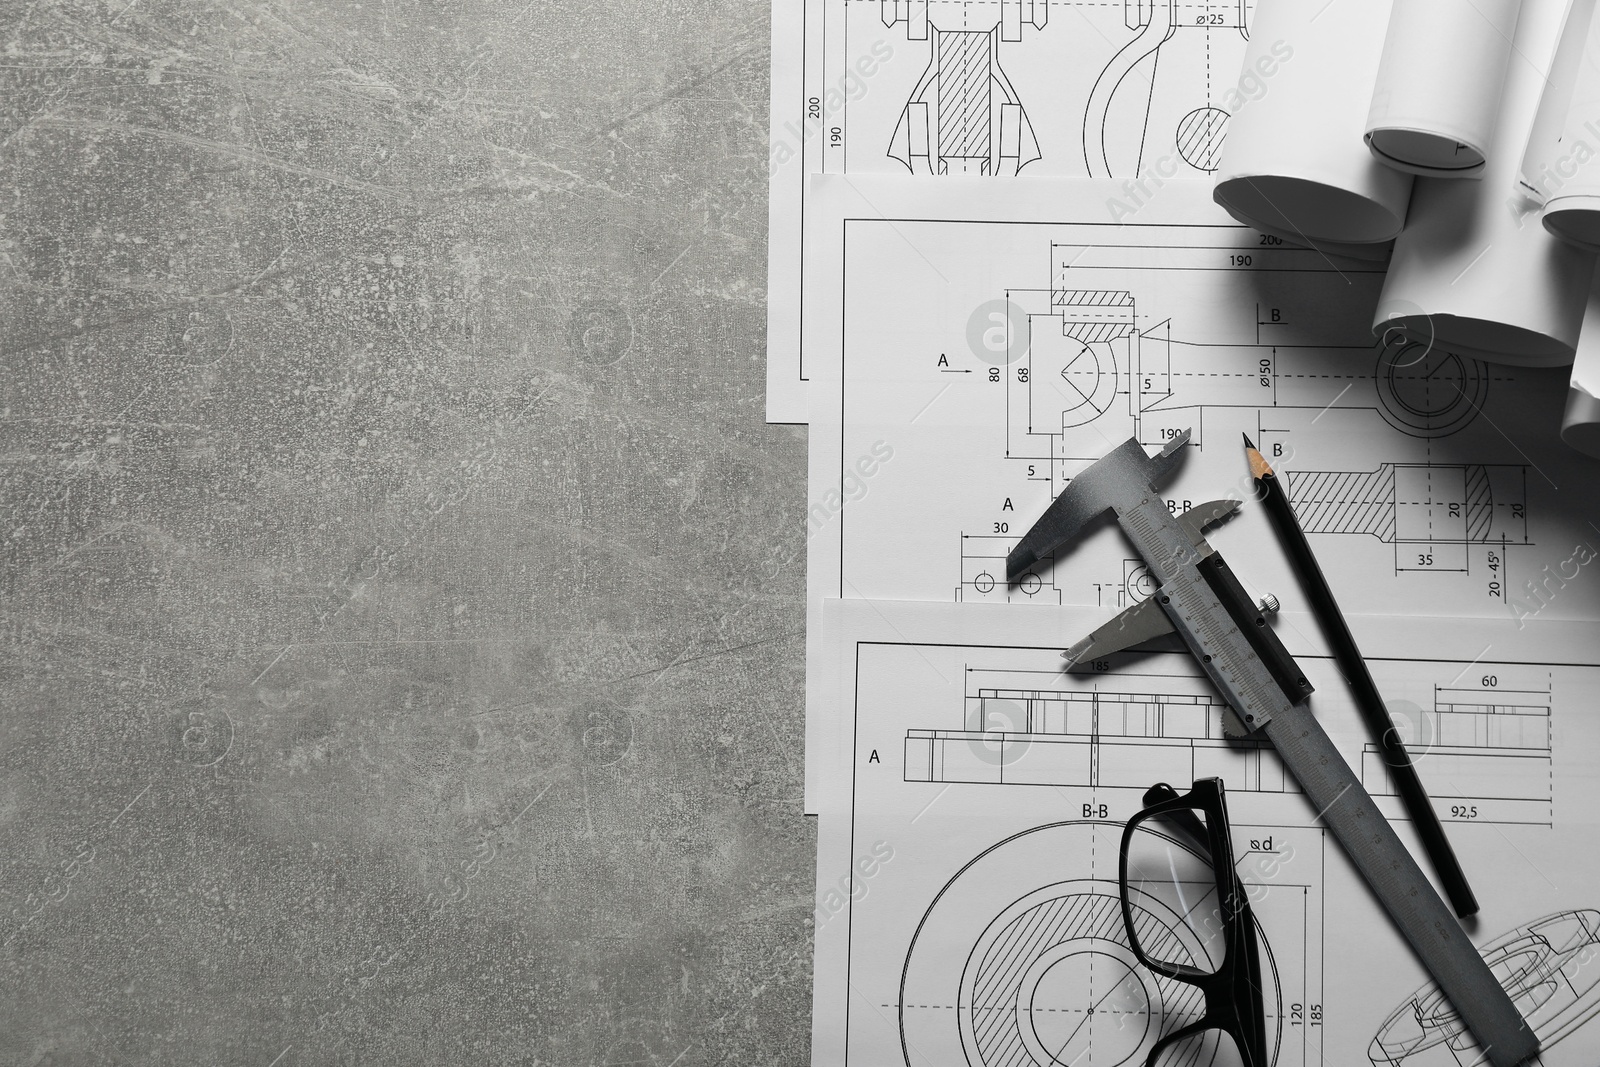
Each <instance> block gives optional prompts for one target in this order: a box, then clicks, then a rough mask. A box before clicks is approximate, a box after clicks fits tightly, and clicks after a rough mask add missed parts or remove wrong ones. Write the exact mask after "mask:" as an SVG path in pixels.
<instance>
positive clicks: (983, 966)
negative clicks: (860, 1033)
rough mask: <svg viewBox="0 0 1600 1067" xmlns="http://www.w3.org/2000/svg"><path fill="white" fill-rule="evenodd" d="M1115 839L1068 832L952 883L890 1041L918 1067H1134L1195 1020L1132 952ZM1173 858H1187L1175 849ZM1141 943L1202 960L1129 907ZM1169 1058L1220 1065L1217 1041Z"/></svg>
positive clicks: (994, 856)
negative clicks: (1077, 1066)
mask: <svg viewBox="0 0 1600 1067" xmlns="http://www.w3.org/2000/svg"><path fill="white" fill-rule="evenodd" d="M1121 834H1122V826H1121V824H1119V823H1110V822H1068V823H1056V824H1053V825H1050V826H1043V827H1039V828H1037V829H1034V830H1028V831H1026V832H1024V833H1021V834H1017V835H1016V836H1014V837H1011V838H1009V839H1007V840H1005V841H1002V842H1000V843H999V844H998V845H995V846H994V847H993V848H990V849H989V850H988V851H986V852H984V853H983V854H982V855H980V856H978V857H977V858H976V859H974V860H973V861H972V862H971V863H969V864H967V865H966V866H965V867H963V868H962V869H961V871H960V872H958V873H957V874H956V875H955V877H953V878H951V879H950V881H949V882H948V883H946V884H945V886H944V888H943V889H941V890H940V891H939V894H938V896H937V897H935V898H934V901H933V904H932V905H931V906H930V907H929V908H928V912H927V914H926V915H924V916H923V918H922V922H921V923H920V924H919V925H918V927H917V932H916V935H915V936H914V937H913V938H912V942H911V948H910V950H909V951H908V952H907V954H906V963H905V969H904V971H903V972H902V975H901V984H900V1038H901V1046H902V1050H903V1052H904V1054H905V1058H906V1063H907V1064H908V1065H915V1067H925V1065H933V1067H1002V1065H1005V1067H1028V1065H1035V1067H1059V1065H1066V1064H1072V1063H1084V1062H1088V1052H1089V1049H1090V1048H1091V1047H1092V1049H1093V1052H1092V1056H1093V1062H1094V1063H1095V1064H1097V1065H1103V1067H1120V1065H1123V1064H1126V1065H1128V1067H1143V1064H1144V1062H1145V1057H1146V1056H1147V1055H1149V1052H1150V1049H1151V1048H1152V1047H1153V1046H1154V1045H1155V1043H1156V1041H1157V1040H1159V1039H1160V1037H1161V1035H1162V1034H1164V1033H1170V1032H1171V1031H1172V1030H1174V1029H1176V1028H1178V1027H1180V1026H1184V1025H1186V1024H1188V1023H1191V1022H1194V1021H1195V1020H1197V1019H1199V1018H1200V1017H1201V1015H1202V1014H1203V1011H1204V1001H1203V998H1202V996H1201V994H1200V992H1199V990H1197V989H1195V988H1194V987H1192V986H1189V985H1185V984H1184V983H1181V982H1174V981H1172V980H1170V979H1167V978H1163V977H1160V976H1158V975H1156V974H1154V973H1152V972H1151V971H1148V970H1146V969H1145V968H1144V967H1142V966H1141V965H1140V964H1139V963H1138V961H1137V959H1136V958H1135V957H1134V954H1133V950H1132V948H1130V947H1129V944H1128V938H1127V932H1126V930H1125V928H1124V926H1123V921H1122V909H1121V898H1120V895H1119V891H1118V884H1117V857H1118V846H1119V842H1120V839H1121ZM1173 844H1174V845H1175V846H1177V847H1179V848H1188V846H1187V845H1186V844H1184V843H1182V842H1179V841H1177V840H1173ZM1133 908H1134V918H1135V922H1136V923H1137V924H1138V926H1139V928H1140V935H1139V936H1140V940H1141V941H1142V942H1144V943H1145V944H1146V945H1147V946H1155V945H1160V946H1161V948H1160V951H1161V954H1162V955H1163V957H1164V958H1168V959H1174V960H1179V961H1182V960H1188V961H1189V962H1192V963H1201V962H1203V961H1205V960H1206V958H1207V957H1206V950H1205V948H1204V946H1203V945H1202V944H1201V942H1200V941H1199V939H1198V938H1197V937H1196V936H1195V934H1194V932H1193V931H1192V930H1191V929H1190V928H1189V926H1188V925H1187V924H1185V923H1184V922H1183V920H1182V919H1181V918H1180V917H1179V916H1178V915H1177V914H1176V913H1174V912H1172V911H1171V910H1170V909H1168V908H1167V907H1166V905H1164V904H1162V903H1161V902H1159V901H1157V900H1154V899H1152V898H1146V897H1142V896H1136V897H1134V898H1133ZM1261 945H1262V948H1263V950H1264V951H1263V954H1262V958H1263V960H1264V961H1265V963H1266V964H1267V965H1266V966H1265V967H1264V968H1263V972H1264V976H1265V977H1266V978H1267V985H1268V988H1267V989H1266V990H1265V1000H1266V1004H1267V1010H1268V1013H1269V1016H1270V1017H1269V1019H1268V1029H1269V1033H1270V1037H1271V1042H1272V1046H1273V1049H1274V1053H1273V1055H1274V1058H1276V1049H1277V1046H1278V1042H1279V1039H1280V1038H1281V1030H1280V1026H1279V1020H1280V1018H1281V1014H1282V1013H1281V1010H1280V1008H1281V994H1280V990H1279V983H1278V973H1277V965H1276V963H1275V962H1274V961H1273V959H1272V953H1271V949H1270V948H1268V947H1267V943H1266V940H1265V938H1264V937H1263V938H1262V941H1261ZM1177 1051H1179V1053H1180V1054H1179V1055H1177V1056H1175V1057H1169V1058H1170V1059H1171V1062H1172V1063H1173V1064H1174V1065H1178V1064H1181V1065H1182V1067H1210V1065H1211V1064H1212V1063H1214V1062H1221V1060H1222V1057H1221V1056H1219V1055H1218V1052H1219V1038H1218V1036H1217V1035H1216V1034H1215V1033H1211V1034H1208V1035H1206V1036H1205V1037H1204V1038H1203V1039H1200V1040H1196V1041H1191V1042H1189V1043H1188V1044H1185V1045H1183V1046H1180V1049H1179V1050H1177Z"/></svg>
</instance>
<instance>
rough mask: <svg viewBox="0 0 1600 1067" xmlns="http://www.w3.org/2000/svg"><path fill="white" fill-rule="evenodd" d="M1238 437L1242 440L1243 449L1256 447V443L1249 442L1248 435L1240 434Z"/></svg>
mask: <svg viewBox="0 0 1600 1067" xmlns="http://www.w3.org/2000/svg"><path fill="white" fill-rule="evenodd" d="M1240 436H1241V437H1243V438H1244V447H1246V448H1254V447H1256V443H1255V442H1254V441H1252V440H1250V435H1249V434H1240Z"/></svg>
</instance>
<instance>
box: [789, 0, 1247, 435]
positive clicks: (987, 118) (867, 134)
mask: <svg viewBox="0 0 1600 1067" xmlns="http://www.w3.org/2000/svg"><path fill="white" fill-rule="evenodd" d="M1254 7H1255V4H1254V0H1114V2H1110V3H1107V2H1101V0H985V2H972V0H797V2H793V3H780V4H775V5H774V12H773V98H772V129H771V145H770V152H771V159H770V167H769V172H770V174H771V182H772V190H771V205H772V206H771V212H772V214H771V221H772V226H771V245H770V251H769V257H770V261H771V273H770V282H769V290H770V291H769V309H770V314H771V315H772V326H771V329H770V331H769V343H768V361H769V363H768V368H769V393H768V418H769V419H770V420H771V421H775V422H793V421H805V419H806V396H805V390H804V387H803V383H804V382H805V381H806V380H807V379H808V378H809V377H810V374H809V368H808V366H807V365H806V360H807V359H808V357H807V356H806V354H805V352H804V350H803V349H802V347H801V334H800V327H801V321H802V320H801V317H800V316H801V312H800V307H801V305H802V304H803V301H804V296H803V293H802V286H803V278H802V276H801V244H800V238H801V225H802V223H801V220H802V218H803V217H804V215H805V214H806V211H807V209H806V197H807V191H806V176H807V175H810V174H814V173H822V172H827V173H834V174H852V175H856V174H859V175H868V174H895V175H899V176H902V177H910V178H912V179H915V180H924V179H925V180H927V181H934V182H939V181H948V180H951V179H960V178H979V179H984V180H989V181H1000V182H1005V181H1008V180H1010V179H1013V178H1016V177H1018V176H1019V175H1020V176H1023V177H1026V178H1034V177H1063V176H1065V177H1094V178H1114V179H1119V180H1130V179H1138V178H1139V177H1140V176H1141V175H1146V174H1153V175H1157V176H1159V177H1160V178H1161V179H1162V180H1168V181H1195V180H1207V179H1209V178H1210V176H1211V174H1212V172H1213V171H1214V170H1215V169H1216V167H1217V165H1218V159H1219V155H1220V151H1221V145H1222V142H1223V138H1224V137H1225V136H1226V132H1227V125H1228V120H1229V117H1230V115H1231V114H1232V113H1233V112H1234V111H1236V110H1237V109H1238V108H1239V107H1240V106H1243V105H1244V104H1245V103H1246V102H1247V101H1248V100H1249V99H1251V98H1253V97H1254V96H1257V95H1259V94H1260V93H1261V92H1264V91H1266V82H1265V81H1264V80H1262V79H1260V78H1255V77H1249V78H1246V79H1245V80H1244V81H1243V82H1241V80H1240V66H1241V63H1242V61H1243V57H1244V48H1245V42H1246V40H1247V36H1248V32H1249V30H1248V27H1249V23H1250V17H1251V14H1252V13H1253V11H1254Z"/></svg>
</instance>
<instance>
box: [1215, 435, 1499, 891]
mask: <svg viewBox="0 0 1600 1067" xmlns="http://www.w3.org/2000/svg"><path fill="white" fill-rule="evenodd" d="M1244 445H1245V458H1247V459H1248V460H1249V461H1250V474H1251V476H1252V477H1253V478H1255V482H1256V495H1257V497H1259V498H1260V500H1261V504H1262V507H1263V508H1265V509H1266V512H1267V518H1268V520H1269V521H1271V523H1272V527H1273V529H1274V530H1275V531H1276V532H1277V535H1278V541H1279V542H1280V543H1281V544H1282V545H1283V547H1284V551H1286V552H1287V553H1288V554H1289V561H1290V563H1291V564H1293V569H1294V572H1295V576H1296V577H1297V578H1298V579H1299V581H1300V587H1301V588H1302V589H1304V590H1305V593H1306V597H1307V598H1308V599H1309V600H1310V601H1311V609H1312V612H1313V614H1315V615H1316V617H1317V624H1318V626H1320V627H1321V629H1322V633H1323V636H1324V637H1326V638H1327V639H1328V644H1329V645H1331V646H1332V647H1333V654H1334V658H1335V660H1336V661H1337V662H1338V664H1339V669H1340V671H1341V672H1342V673H1343V674H1344V677H1345V681H1346V682H1348V683H1349V684H1350V689H1351V692H1352V693H1353V694H1354V696H1355V698H1356V708H1357V709H1358V710H1359V711H1360V712H1361V717H1362V718H1363V719H1365V720H1366V723H1367V729H1368V731H1370V732H1371V734H1372V736H1373V739H1374V740H1375V741H1377V743H1378V747H1379V748H1380V749H1381V750H1382V752H1383V760H1384V763H1385V764H1386V765H1387V766H1388V768H1389V777H1390V778H1391V779H1392V780H1393V782H1394V785H1395V790H1396V792H1398V793H1399V794H1400V800H1401V802H1402V803H1403V804H1404V805H1405V809H1406V814H1407V815H1408V816H1410V818H1411V821H1412V823H1413V824H1414V825H1415V826H1416V828H1417V836H1419V837H1421V838H1422V844H1423V847H1424V848H1425V849H1427V852H1428V857H1429V858H1430V859H1431V860H1432V861H1433V869H1434V871H1435V872H1437V874H1438V875H1439V880H1440V881H1441V882H1443V883H1444V889H1445V894H1446V895H1447V896H1448V897H1449V898H1450V904H1451V906H1452V907H1454V908H1455V910H1456V914H1457V915H1459V916H1461V917H1462V918H1466V917H1467V916H1468V915H1473V914H1476V912H1477V910H1478V901H1477V898H1476V897H1475V896H1473V893H1472V889H1471V887H1470V886H1468V885H1467V876H1466V874H1465V873H1463V872H1462V870H1461V864H1460V862H1459V861H1458V860H1457V859H1456V853H1455V850H1454V849H1453V848H1451V847H1450V840H1449V838H1447V837H1445V835H1444V826H1443V825H1442V824H1441V823H1440V822H1439V815H1438V813H1437V812H1435V811H1434V809H1433V801H1431V800H1430V799H1428V791H1427V790H1426V789H1424V788H1423V786H1422V779H1421V778H1419V777H1418V776H1417V768H1416V766H1415V765H1414V764H1413V763H1412V762H1411V753H1409V752H1407V751H1406V746H1405V744H1404V742H1402V741H1401V740H1400V732H1399V730H1398V729H1397V728H1396V727H1395V724H1394V719H1393V718H1391V717H1390V715H1389V708H1388V706H1387V705H1386V704H1385V703H1384V702H1383V697H1382V696H1381V695H1380V694H1379V693H1378V686H1377V683H1375V682H1374V681H1373V680H1372V672H1371V671H1369V670H1367V661H1366V659H1365V658H1364V657H1363V656H1362V655H1361V649H1359V648H1357V647H1356V639H1355V637H1354V636H1352V635H1351V633H1350V625H1349V623H1347V622H1346V621H1345V617H1344V612H1342V611H1340V610H1339V603H1338V601H1336V600H1335V599H1334V598H1333V590H1332V589H1330V588H1329V587H1328V579H1327V576H1326V575H1324V574H1323V573H1322V565H1321V564H1319V563H1318V562H1317V557H1316V555H1315V554H1313V553H1312V551H1311V543H1310V542H1309V541H1307V540H1306V534H1305V531H1304V530H1303V529H1301V528H1300V520H1299V519H1298V518H1296V517H1295V513H1294V507H1293V505H1291V504H1290V503H1289V493H1288V490H1287V487H1285V486H1284V485H1282V484H1280V483H1279V482H1278V477H1277V475H1276V474H1275V473H1274V472H1273V470H1272V466H1271V465H1270V464H1269V463H1268V462H1267V460H1266V457H1264V456H1262V454H1261V453H1260V452H1259V451H1257V449H1256V446H1255V443H1254V442H1253V441H1251V440H1250V438H1249V436H1248V435H1247V436H1246V437H1245V439H1244Z"/></svg>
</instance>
